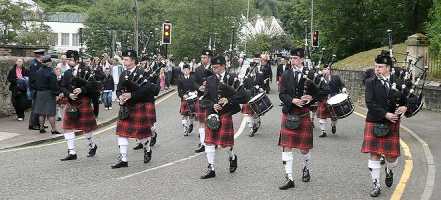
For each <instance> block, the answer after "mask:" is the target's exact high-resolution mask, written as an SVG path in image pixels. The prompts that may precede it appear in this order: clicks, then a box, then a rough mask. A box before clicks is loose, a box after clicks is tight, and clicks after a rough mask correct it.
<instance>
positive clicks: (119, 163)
mask: <svg viewBox="0 0 441 200" xmlns="http://www.w3.org/2000/svg"><path fill="white" fill-rule="evenodd" d="M128 166H129V163H128V162H124V161H119V162H118V163H116V164H114V165H112V166H110V167H111V168H112V169H118V168H122V167H128Z"/></svg>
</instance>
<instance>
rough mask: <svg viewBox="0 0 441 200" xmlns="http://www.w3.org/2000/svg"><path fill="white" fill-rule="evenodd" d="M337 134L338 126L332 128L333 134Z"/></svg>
mask: <svg viewBox="0 0 441 200" xmlns="http://www.w3.org/2000/svg"><path fill="white" fill-rule="evenodd" d="M336 132H337V127H336V126H332V134H335V133H336Z"/></svg>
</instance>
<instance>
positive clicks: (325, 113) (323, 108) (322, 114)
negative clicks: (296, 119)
mask: <svg viewBox="0 0 441 200" xmlns="http://www.w3.org/2000/svg"><path fill="white" fill-rule="evenodd" d="M317 117H318V118H320V119H328V118H331V113H330V112H329V109H328V107H327V104H326V100H322V101H320V102H319V105H318V107H317Z"/></svg>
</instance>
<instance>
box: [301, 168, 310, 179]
mask: <svg viewBox="0 0 441 200" xmlns="http://www.w3.org/2000/svg"><path fill="white" fill-rule="evenodd" d="M302 181H303V182H309V181H311V175H310V174H309V169H308V168H306V167H304V168H303V175H302Z"/></svg>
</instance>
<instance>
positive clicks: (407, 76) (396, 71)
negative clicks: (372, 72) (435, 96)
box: [379, 30, 429, 118]
mask: <svg viewBox="0 0 441 200" xmlns="http://www.w3.org/2000/svg"><path fill="white" fill-rule="evenodd" d="M387 33H388V40H389V50H388V51H384V50H383V51H382V52H381V54H383V55H388V56H390V57H391V58H392V66H391V72H390V76H391V91H392V94H391V95H389V98H390V99H388V100H389V102H399V101H400V99H401V98H404V101H405V102H406V106H407V111H406V112H405V113H404V116H405V117H407V118H410V117H412V116H414V115H416V114H417V113H418V112H419V111H420V110H421V109H422V107H423V105H424V102H423V92H424V86H425V83H426V79H427V74H428V69H429V68H428V66H425V67H423V68H421V67H419V66H418V65H417V64H418V63H419V62H420V61H421V57H418V58H413V59H415V60H412V58H409V57H410V56H409V53H408V52H407V53H406V54H404V55H405V61H404V62H398V61H397V59H396V58H395V57H394V54H393V48H392V30H387ZM399 63H402V64H404V65H403V66H402V67H396V66H395V64H399ZM415 68H417V69H420V70H421V71H422V73H420V74H419V75H416V73H415V70H414V69H415ZM379 78H380V79H381V77H379ZM421 82H422V84H420V83H421ZM392 106H395V107H397V106H398V105H392Z"/></svg>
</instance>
